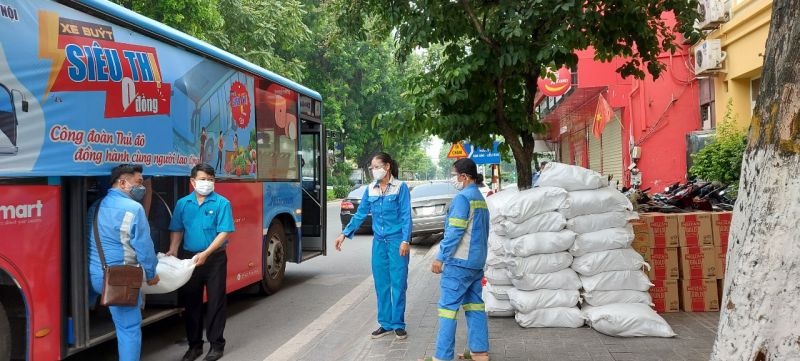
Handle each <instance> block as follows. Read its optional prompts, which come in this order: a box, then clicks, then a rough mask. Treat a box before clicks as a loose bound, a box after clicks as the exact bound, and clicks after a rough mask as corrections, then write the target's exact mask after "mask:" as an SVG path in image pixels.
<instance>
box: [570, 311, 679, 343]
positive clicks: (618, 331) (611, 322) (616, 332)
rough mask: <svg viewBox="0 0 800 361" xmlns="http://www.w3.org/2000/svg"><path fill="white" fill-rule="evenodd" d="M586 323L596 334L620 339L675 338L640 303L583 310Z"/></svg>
mask: <svg viewBox="0 0 800 361" xmlns="http://www.w3.org/2000/svg"><path fill="white" fill-rule="evenodd" d="M583 312H584V314H585V315H586V320H587V321H586V322H587V323H588V324H589V326H590V327H592V328H593V329H595V330H597V332H600V333H604V334H606V335H609V336H621V337H647V336H650V337H675V336H676V334H675V332H673V331H672V327H670V326H669V324H668V323H667V321H665V320H664V318H663V317H661V316H659V315H658V314H657V313H656V311H654V310H653V309H652V308H650V306H647V305H643V304H641V303H615V304H611V305H606V306H596V307H594V306H589V307H586V308H584V310H583Z"/></svg>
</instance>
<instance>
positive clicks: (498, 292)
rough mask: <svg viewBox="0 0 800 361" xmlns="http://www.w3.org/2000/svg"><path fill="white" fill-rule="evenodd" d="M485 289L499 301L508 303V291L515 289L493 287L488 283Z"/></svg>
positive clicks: (510, 287) (511, 287)
mask: <svg viewBox="0 0 800 361" xmlns="http://www.w3.org/2000/svg"><path fill="white" fill-rule="evenodd" d="M484 288H485V289H486V291H487V292H489V293H491V294H492V295H493V296H494V297H495V298H497V299H498V300H503V301H508V291H509V290H512V289H514V286H501V285H493V284H491V283H488V282H487V283H486V286H484Z"/></svg>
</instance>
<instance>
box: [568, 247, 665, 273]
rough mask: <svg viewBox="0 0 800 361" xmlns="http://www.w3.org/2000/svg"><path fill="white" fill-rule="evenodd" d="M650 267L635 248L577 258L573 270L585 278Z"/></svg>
mask: <svg viewBox="0 0 800 361" xmlns="http://www.w3.org/2000/svg"><path fill="white" fill-rule="evenodd" d="M642 267H647V268H648V269H649V268H650V266H649V265H648V264H647V263H646V262H645V261H644V257H642V255H641V254H639V253H638V252H636V251H634V250H633V248H623V249H612V250H610V251H600V252H592V253H588V254H585V255H583V256H580V257H575V260H574V261H572V269H574V270H575V272H578V273H580V274H581V275H584V276H594V275H596V274H598V273H601V272H608V271H626V270H631V271H633V270H641V269H642Z"/></svg>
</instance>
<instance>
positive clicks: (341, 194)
mask: <svg viewBox="0 0 800 361" xmlns="http://www.w3.org/2000/svg"><path fill="white" fill-rule="evenodd" d="M349 193H350V187H348V186H333V196H334V197H336V199H343V198H347V195H348V194H349Z"/></svg>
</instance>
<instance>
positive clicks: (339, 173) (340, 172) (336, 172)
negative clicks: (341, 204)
mask: <svg viewBox="0 0 800 361" xmlns="http://www.w3.org/2000/svg"><path fill="white" fill-rule="evenodd" d="M352 171H353V167H351V166H350V165H349V164H347V163H335V164H333V166H332V167H330V175H329V177H328V183H329V184H331V185H333V186H334V187H337V186H339V187H345V188H349V187H350V186H352V184H350V173H351V172H352Z"/></svg>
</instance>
